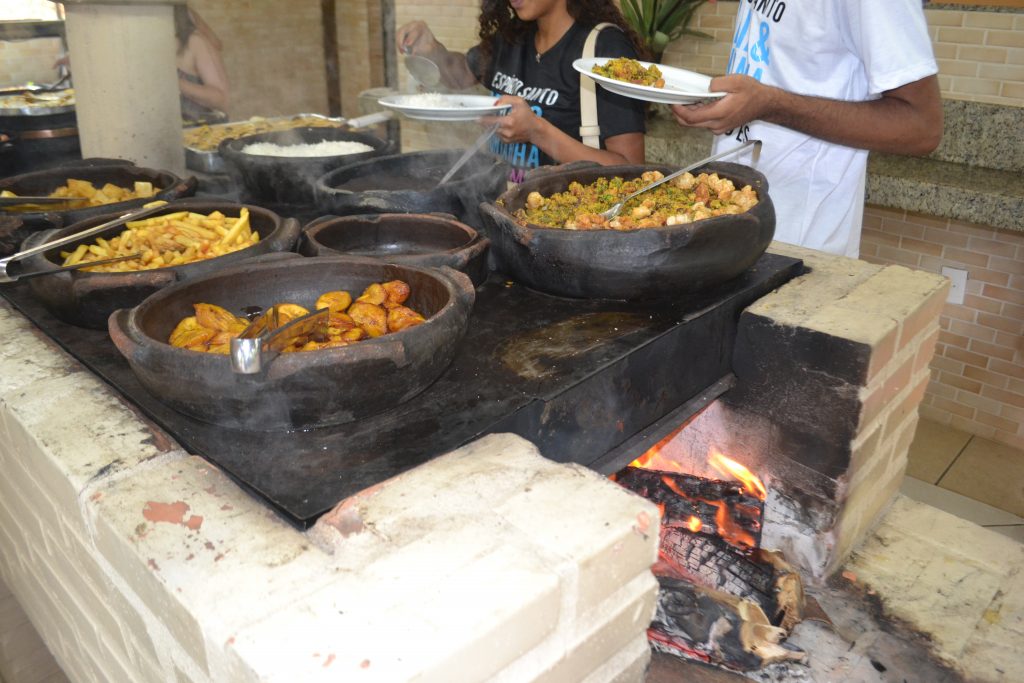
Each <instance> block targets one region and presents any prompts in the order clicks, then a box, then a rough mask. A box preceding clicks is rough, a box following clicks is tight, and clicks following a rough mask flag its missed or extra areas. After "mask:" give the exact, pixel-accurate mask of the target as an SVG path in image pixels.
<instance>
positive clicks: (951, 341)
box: [939, 330, 971, 349]
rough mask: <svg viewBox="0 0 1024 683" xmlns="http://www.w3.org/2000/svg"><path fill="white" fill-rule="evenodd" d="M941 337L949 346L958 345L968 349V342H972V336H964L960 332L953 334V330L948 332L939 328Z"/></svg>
mask: <svg viewBox="0 0 1024 683" xmlns="http://www.w3.org/2000/svg"><path fill="white" fill-rule="evenodd" d="M939 339H941V340H942V343H943V344H948V345H949V346H958V347H960V348H961V349H966V348H967V346H968V344H970V342H971V339H970V337H964V336H962V335H959V334H953V333H952V332H946V331H945V330H939Z"/></svg>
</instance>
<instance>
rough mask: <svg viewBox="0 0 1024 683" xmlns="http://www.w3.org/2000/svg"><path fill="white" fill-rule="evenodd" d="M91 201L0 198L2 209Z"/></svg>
mask: <svg viewBox="0 0 1024 683" xmlns="http://www.w3.org/2000/svg"><path fill="white" fill-rule="evenodd" d="M86 201H89V200H88V199H87V198H85V197H0V208H2V207H5V206H21V205H23V204H24V205H26V206H31V205H33V204H35V205H39V206H41V205H43V204H81V203H82V202H86Z"/></svg>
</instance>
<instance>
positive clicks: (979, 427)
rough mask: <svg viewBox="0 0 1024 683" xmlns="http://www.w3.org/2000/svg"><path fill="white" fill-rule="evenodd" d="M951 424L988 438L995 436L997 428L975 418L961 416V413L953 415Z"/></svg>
mask: <svg viewBox="0 0 1024 683" xmlns="http://www.w3.org/2000/svg"><path fill="white" fill-rule="evenodd" d="M949 426H950V427H952V428H953V429H959V430H960V431H961V432H970V433H971V434H976V435H977V436H980V437H983V438H985V439H988V438H990V437H992V436H995V433H996V430H995V428H994V427H989V426H988V425H983V424H981V423H980V422H978V421H976V420H974V419H973V418H971V419H967V418H964V417H960V416H959V415H951V416H950V418H949Z"/></svg>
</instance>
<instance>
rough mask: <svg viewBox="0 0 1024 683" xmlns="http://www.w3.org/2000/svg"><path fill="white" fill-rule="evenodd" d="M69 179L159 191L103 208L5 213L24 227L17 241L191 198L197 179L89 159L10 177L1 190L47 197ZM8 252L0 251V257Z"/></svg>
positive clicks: (103, 160)
mask: <svg viewBox="0 0 1024 683" xmlns="http://www.w3.org/2000/svg"><path fill="white" fill-rule="evenodd" d="M69 178H75V179H76V180H87V181H89V182H91V183H92V184H93V185H94V186H96V188H97V189H98V188H100V187H102V186H103V185H105V184H107V183H111V184H113V185H117V186H119V187H124V188H131V187H133V186H134V184H135V182H136V181H142V182H150V183H153V187H154V188H159V192H157V193H156V195H155V196H153V197H147V198H144V199H130V200H128V201H125V202H116V203H113V204H104V205H102V206H90V207H84V208H70V209H64V210H60V211H16V212H15V211H11V212H8V213H7V214H6V215H9V216H17V217H18V218H19V219H21V221H22V222H23V224H24V227H23V229H22V232H21V234H20V235H19V237H20V239H24V238H26V237H28V235H29V234H31V233H32V232H35V231H37V230H52V229H57V228H64V227H67V226H69V225H72V224H73V223H77V222H79V221H83V220H85V219H87V218H91V217H93V216H102V215H106V214H110V213H113V212H118V213H119V214H121V213H125V212H127V211H131V210H132V209H134V208H137V207H140V206H142V205H143V204H147V203H149V202H152V201H155V200H157V199H162V200H164V201H168V202H169V201H172V200H175V199H179V198H182V197H190V196H192V195H193V194H195V191H196V179H195V177H193V176H189V177H188V178H184V179H182V178H179V177H178V176H176V175H174V174H173V173H170V172H168V171H161V170H158V169H152V168H143V167H141V166H135V165H134V164H132V163H131V162H129V161H123V160H120V159H88V160H84V161H79V162H77V163H73V164H66V165H62V166H59V167H57V168H51V169H48V170H45V171H35V172H33V173H25V174H22V175H16V176H11V177H9V178H4V179H2V180H0V190H10V191H11V192H13V193H15V194H18V195H28V196H46V195H49V194H50V193H51V192H53V191H54V190H56V189H57V188H58V187H60V186H62V185H66V184H67V182H68V179H69ZM9 253H11V252H10V251H8V252H6V253H4V252H0V256H4V255H7V254H9Z"/></svg>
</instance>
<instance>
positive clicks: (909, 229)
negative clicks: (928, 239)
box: [882, 218, 924, 237]
mask: <svg viewBox="0 0 1024 683" xmlns="http://www.w3.org/2000/svg"><path fill="white" fill-rule="evenodd" d="M882 230H884V231H885V232H891V233H896V234H897V235H904V236H906V237H924V226H923V225H914V224H913V223H907V222H906V221H902V220H891V219H888V218H883V219H882Z"/></svg>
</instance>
